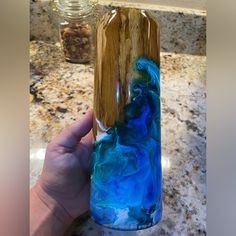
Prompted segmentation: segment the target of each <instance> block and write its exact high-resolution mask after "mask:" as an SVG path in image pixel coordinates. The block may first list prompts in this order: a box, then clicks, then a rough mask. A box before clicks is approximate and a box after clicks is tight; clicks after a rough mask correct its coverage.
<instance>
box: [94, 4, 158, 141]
mask: <svg viewBox="0 0 236 236" xmlns="http://www.w3.org/2000/svg"><path fill="white" fill-rule="evenodd" d="M139 57H148V58H150V59H152V60H154V61H155V62H156V63H157V64H158V65H159V64H160V31H159V26H158V23H157V21H156V19H155V18H154V17H152V16H151V15H150V14H149V13H147V12H146V11H144V10H139V9H133V8H117V9H116V10H113V11H111V12H109V13H107V14H106V15H104V16H103V17H102V18H101V20H100V21H99V22H98V24H97V39H96V63H95V78H94V114H95V118H96V120H95V121H94V128H93V130H94V136H95V137H96V134H97V131H98V130H99V131H104V129H107V128H109V127H111V126H113V125H114V123H115V121H116V120H117V119H118V116H119V114H120V113H121V111H122V109H123V107H124V106H125V104H127V102H128V101H129V85H130V82H131V81H132V79H133V78H134V77H135V72H134V71H133V63H134V62H135V60H136V59H137V58H139ZM98 124H99V125H98Z"/></svg>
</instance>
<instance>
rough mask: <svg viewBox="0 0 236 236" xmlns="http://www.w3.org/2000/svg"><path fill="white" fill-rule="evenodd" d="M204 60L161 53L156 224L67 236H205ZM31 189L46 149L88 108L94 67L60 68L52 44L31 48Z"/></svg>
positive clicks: (92, 228)
mask: <svg viewBox="0 0 236 236" xmlns="http://www.w3.org/2000/svg"><path fill="white" fill-rule="evenodd" d="M205 77H206V57H205V56H197V55H186V54H174V53H166V52H162V53H161V102H162V155H163V156H162V163H163V204H164V210H163V218H162V221H161V223H160V224H158V225H157V226H154V227H152V228H150V229H147V230H142V231H137V232H127V233H126V232H123V231H120V232H117V231H112V230H108V229H104V228H101V227H99V226H97V225H95V224H94V223H93V222H91V221H90V220H89V221H88V222H86V223H85V224H84V226H83V227H82V228H79V229H77V230H76V232H77V233H75V234H74V235H84V236H85V235H86V236H91V235H94V236H100V235H109V236H110V235H119V236H120V235H122V236H125V235H130V236H131V235H132V236H133V235H137V236H139V235H145V236H146V235H147V236H149V235H150V236H151V235H152V236H157V235H178V236H179V235H181V236H182V235H183V236H185V235H189V236H190V235H206V137H205V120H206V101H205V100H206V91H205V82H206V81H205ZM30 92H31V95H30V142H31V165H30V184H31V186H32V185H33V184H34V183H35V181H36V179H37V178H38V175H39V173H40V171H41V167H42V163H43V159H44V152H45V147H46V144H47V142H49V141H50V140H51V138H52V137H54V136H55V135H56V134H57V133H58V132H59V131H60V130H61V129H62V128H63V127H65V126H66V125H67V124H70V123H72V122H73V121H74V120H77V119H79V118H80V117H81V116H82V115H83V114H84V113H85V112H86V111H87V110H88V109H90V108H92V99H93V66H89V65H76V64H69V63H66V62H64V61H63V59H62V57H61V54H60V50H59V45H58V44H55V43H45V42H42V41H31V43H30Z"/></svg>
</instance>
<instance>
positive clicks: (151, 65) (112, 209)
mask: <svg viewBox="0 0 236 236" xmlns="http://www.w3.org/2000/svg"><path fill="white" fill-rule="evenodd" d="M96 40H97V43H96V45H97V46H96V62H95V82H94V125H93V132H94V138H95V143H94V150H93V155H92V174H91V196H90V210H91V216H92V218H93V219H94V220H95V222H97V223H98V224H101V225H104V226H107V227H109V228H113V229H119V230H138V229H144V228H147V227H150V226H152V225H154V224H156V223H158V222H159V221H160V219H161V214H162V172H161V126H160V113H161V111H160V69H159V66H160V33H159V26H158V23H157V20H156V19H155V18H154V17H153V16H151V15H150V14H149V13H148V12H146V11H144V10H138V9H132V8H117V9H115V10H112V11H111V12H109V13H107V14H105V15H104V16H103V17H102V18H101V20H100V21H99V22H98V24H97V34H96Z"/></svg>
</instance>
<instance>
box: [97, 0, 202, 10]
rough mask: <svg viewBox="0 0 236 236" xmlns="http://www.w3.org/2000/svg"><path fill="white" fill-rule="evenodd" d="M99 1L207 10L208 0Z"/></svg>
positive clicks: (101, 0) (100, 0) (102, 0)
mask: <svg viewBox="0 0 236 236" xmlns="http://www.w3.org/2000/svg"><path fill="white" fill-rule="evenodd" d="M98 1H99V2H107V3H111V2H114V3H117V2H121V3H124V2H125V3H141V4H147V5H150V4H151V5H162V6H173V7H181V8H192V9H199V10H206V0H98Z"/></svg>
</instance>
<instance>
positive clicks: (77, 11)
mask: <svg viewBox="0 0 236 236" xmlns="http://www.w3.org/2000/svg"><path fill="white" fill-rule="evenodd" d="M55 2H56V6H57V9H58V11H59V13H60V14H62V15H64V16H66V17H68V18H78V17H84V16H87V15H89V14H90V13H91V12H92V9H93V4H92V3H91V2H90V0H56V1H55Z"/></svg>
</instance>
